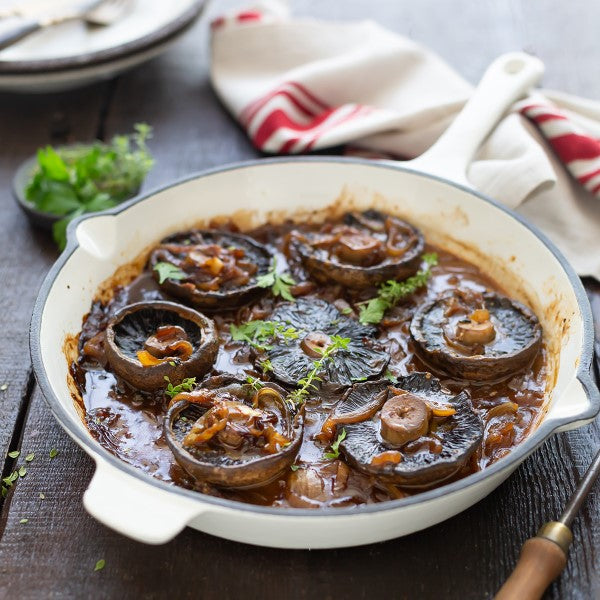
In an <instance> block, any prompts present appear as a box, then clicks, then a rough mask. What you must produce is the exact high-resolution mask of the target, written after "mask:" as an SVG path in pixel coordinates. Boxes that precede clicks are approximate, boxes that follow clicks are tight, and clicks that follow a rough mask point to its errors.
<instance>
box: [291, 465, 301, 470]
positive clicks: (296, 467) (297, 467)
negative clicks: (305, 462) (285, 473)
mask: <svg viewBox="0 0 600 600" xmlns="http://www.w3.org/2000/svg"><path fill="white" fill-rule="evenodd" d="M299 468H300V465H291V466H290V469H291V470H292V471H297V470H298V469H299Z"/></svg>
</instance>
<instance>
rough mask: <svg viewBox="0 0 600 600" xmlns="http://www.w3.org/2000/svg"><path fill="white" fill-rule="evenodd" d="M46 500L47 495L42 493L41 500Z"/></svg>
mask: <svg viewBox="0 0 600 600" xmlns="http://www.w3.org/2000/svg"><path fill="white" fill-rule="evenodd" d="M45 499H46V494H44V493H43V492H40V500H45Z"/></svg>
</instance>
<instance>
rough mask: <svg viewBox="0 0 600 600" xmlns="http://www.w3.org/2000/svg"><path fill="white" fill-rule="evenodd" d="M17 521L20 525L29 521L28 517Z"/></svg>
mask: <svg viewBox="0 0 600 600" xmlns="http://www.w3.org/2000/svg"><path fill="white" fill-rule="evenodd" d="M19 523H20V524H21V525H25V523H29V519H21V520H20V521H19Z"/></svg>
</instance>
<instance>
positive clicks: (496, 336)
mask: <svg viewBox="0 0 600 600" xmlns="http://www.w3.org/2000/svg"><path fill="white" fill-rule="evenodd" d="M459 297H460V299H459V300H457V298H459ZM478 297H479V299H477V298H478ZM464 298H466V301H464V300H463V299H464ZM481 303H483V306H482V305H481ZM457 307H458V308H457ZM465 308H468V310H466V311H465ZM477 313H484V314H485V313H487V319H485V317H483V318H478V314H477ZM477 321H480V322H479V323H478V322H477ZM410 333H411V337H412V339H413V341H414V344H415V351H416V354H417V355H418V356H419V357H420V358H421V359H422V360H423V361H425V362H426V363H427V364H428V365H430V366H431V367H432V368H433V369H434V370H436V371H440V372H442V373H445V374H448V375H450V376H452V377H458V378H461V379H467V380H470V381H491V380H498V379H502V378H504V377H507V376H509V375H511V374H512V373H514V372H516V371H520V370H521V369H525V368H527V367H529V366H530V365H531V363H532V362H533V360H534V359H535V357H536V355H537V353H538V352H539V350H540V346H541V343H542V328H541V326H540V323H539V321H538V319H537V317H536V316H535V314H534V313H533V312H532V311H531V310H530V309H529V308H527V307H526V306H525V305H523V304H521V303H520V302H516V301H515V300H511V299H510V298H507V297H506V296H502V295H500V294H496V293H491V292H486V293H483V294H477V293H473V292H471V291H464V290H449V291H447V292H444V293H442V294H440V295H439V296H438V297H437V298H435V299H434V300H432V301H431V302H428V303H426V304H424V305H423V306H421V307H420V308H419V309H418V310H417V312H416V313H415V315H414V317H413V319H412V321H411V324H410Z"/></svg>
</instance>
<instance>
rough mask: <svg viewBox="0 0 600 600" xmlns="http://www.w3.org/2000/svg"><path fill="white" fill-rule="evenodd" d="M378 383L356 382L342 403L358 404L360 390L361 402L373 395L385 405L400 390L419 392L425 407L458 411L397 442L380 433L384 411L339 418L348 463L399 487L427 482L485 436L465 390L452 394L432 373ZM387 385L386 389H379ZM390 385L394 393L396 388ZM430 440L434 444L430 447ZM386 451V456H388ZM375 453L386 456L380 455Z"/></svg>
mask: <svg viewBox="0 0 600 600" xmlns="http://www.w3.org/2000/svg"><path fill="white" fill-rule="evenodd" d="M378 383H379V386H374V384H373V383H357V384H356V385H355V386H354V387H353V388H351V390H350V391H349V393H348V394H347V396H346V397H345V398H343V399H342V400H341V401H340V404H341V405H343V404H344V402H346V401H348V399H350V398H353V401H354V403H355V404H356V402H357V397H358V396H359V395H360V394H361V393H362V392H363V391H364V404H365V405H368V404H369V403H370V402H372V401H373V396H374V395H375V396H378V401H379V402H380V406H381V407H385V405H386V404H387V403H389V402H390V399H391V401H394V400H396V399H397V398H402V397H403V396H402V395H400V396H398V395H396V394H397V393H400V394H405V395H409V396H412V397H417V398H419V399H421V400H423V401H425V402H426V403H427V405H428V406H429V407H435V406H444V407H447V406H448V405H450V406H451V407H452V408H453V409H454V410H455V411H456V412H455V413H454V414H452V415H449V416H445V417H441V418H438V417H435V416H433V417H432V418H431V421H430V423H429V434H428V435H426V436H425V437H422V438H419V439H415V441H411V442H409V443H405V444H401V445H399V444H392V443H390V442H389V441H387V440H386V439H385V437H384V436H383V435H382V422H381V421H382V413H383V410H380V411H379V412H378V413H376V414H375V415H374V416H372V417H370V418H368V419H366V420H363V421H361V422H352V423H347V424H341V423H338V424H337V433H338V434H339V433H340V432H341V431H342V429H345V430H346V437H345V438H344V440H342V442H341V443H340V446H339V447H340V450H341V452H342V454H343V456H344V458H345V459H346V461H347V462H348V464H350V465H351V466H353V467H355V468H356V469H358V470H359V471H362V472H363V473H366V474H368V475H374V476H376V477H378V478H379V479H380V480H382V481H387V482H389V483H393V484H396V485H400V486H402V487H410V488H423V487H429V486H431V485H433V484H436V483H439V482H441V481H444V480H446V479H448V478H449V477H452V475H454V474H455V473H456V472H457V471H458V470H459V469H461V468H462V467H463V466H464V465H465V463H466V462H467V460H468V459H469V458H470V456H471V455H472V454H473V452H474V451H475V450H476V449H477V448H478V446H479V445H480V443H481V440H482V437H483V423H482V422H481V419H480V418H479V417H478V415H477V414H476V413H475V412H474V410H473V407H472V405H471V401H470V398H469V394H468V392H466V391H462V392H460V393H459V394H457V395H455V396H452V395H451V394H450V393H449V392H447V391H444V390H443V389H442V386H441V384H440V381H439V379H436V378H435V377H432V376H431V374H430V373H411V374H410V375H407V376H406V377H400V378H399V380H398V383H396V384H395V385H393V386H392V385H391V384H390V383H389V382H388V381H380V382H378ZM386 388H387V393H383V394H382V390H385V389H386ZM394 389H397V390H398V392H396V393H394ZM406 393H407V394H406ZM354 410H355V409H354ZM434 414H435V412H434ZM430 441H431V442H434V443H435V444H436V446H437V448H433V449H432V447H431V444H429V442H430ZM421 442H423V443H421ZM388 456H389V457H390V460H389V461H388V460H386V458H387V457H388ZM378 457H379V458H383V459H384V460H378ZM374 459H375V460H374Z"/></svg>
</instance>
